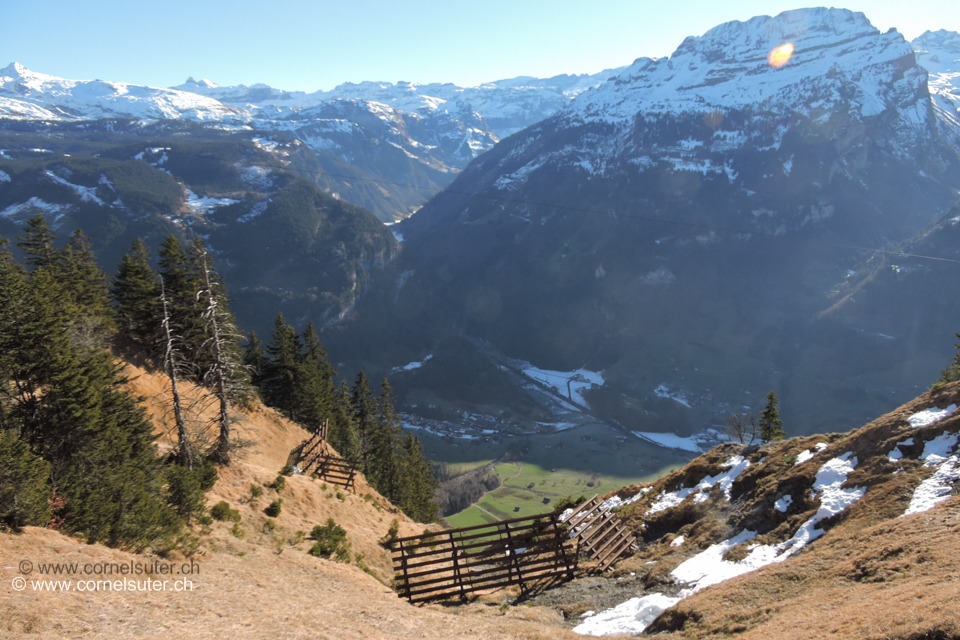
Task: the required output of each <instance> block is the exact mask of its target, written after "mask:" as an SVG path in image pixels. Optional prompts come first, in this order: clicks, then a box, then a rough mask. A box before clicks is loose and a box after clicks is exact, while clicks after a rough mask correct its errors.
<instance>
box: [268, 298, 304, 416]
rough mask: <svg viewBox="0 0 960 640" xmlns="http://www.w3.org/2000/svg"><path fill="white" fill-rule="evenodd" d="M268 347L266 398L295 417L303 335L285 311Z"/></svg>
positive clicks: (274, 327)
mask: <svg viewBox="0 0 960 640" xmlns="http://www.w3.org/2000/svg"><path fill="white" fill-rule="evenodd" d="M271 337H272V344H271V345H270V346H268V347H267V354H268V355H269V360H268V363H267V366H266V370H265V371H264V374H263V385H262V387H261V390H262V391H263V397H264V401H265V402H266V403H267V404H268V405H270V406H271V407H275V408H277V409H279V410H280V411H281V412H282V413H283V414H284V415H286V416H287V417H288V418H290V419H291V420H296V419H297V397H296V395H297V394H296V385H297V376H298V374H299V372H300V349H301V343H300V337H299V336H298V335H297V332H296V331H295V330H294V329H293V327H291V326H290V325H288V324H287V322H286V320H284V318H283V314H282V313H278V314H277V319H276V321H275V322H274V324H273V332H272V334H271Z"/></svg>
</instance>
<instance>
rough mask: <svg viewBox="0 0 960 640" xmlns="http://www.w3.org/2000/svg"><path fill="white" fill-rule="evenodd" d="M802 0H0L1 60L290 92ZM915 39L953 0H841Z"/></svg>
mask: <svg viewBox="0 0 960 640" xmlns="http://www.w3.org/2000/svg"><path fill="white" fill-rule="evenodd" d="M803 6H811V5H808V4H803V3H800V4H798V3H796V2H779V1H774V0H768V1H759V0H757V1H754V0H743V1H739V2H717V1H716V0H658V1H656V2H651V1H648V0H594V2H591V3H589V4H588V3H587V2H583V1H580V2H573V1H570V0H549V1H542V0H475V1H474V2H472V3H463V2H451V1H449V0H447V1H444V2H440V1H437V0H408V1H407V2H398V1H397V0H354V1H353V2H345V1H343V0H341V1H339V2H328V1H326V0H314V1H309V0H276V1H275V2H273V3H266V2H263V1H262V0H259V1H257V2H254V1H252V0H233V1H231V2H219V1H218V2H204V1H203V0H193V1H190V2H188V1H186V0H166V1H165V2H150V3H147V2H137V1H136V0H132V1H131V0H123V1H118V0H84V1H81V2H78V1H77V0H5V2H4V3H3V4H2V5H0V20H2V23H3V29H2V31H3V33H2V36H0V67H2V66H5V65H6V64H8V63H10V62H13V61H17V62H20V63H22V64H24V65H25V66H26V67H27V68H29V69H32V70H34V71H39V72H43V73H49V74H52V75H56V76H61V77H65V78H75V79H94V78H100V79H104V80H117V81H123V82H132V83H137V84H148V85H153V86H171V85H176V84H180V83H182V82H183V81H184V80H186V78H187V76H194V77H195V78H197V79H200V78H209V79H210V80H213V81H214V82H217V83H218V84H221V85H230V84H241V83H242V84H248V85H249V84H254V83H257V82H263V83H266V84H269V85H271V86H274V87H278V88H281V89H288V90H303V91H316V90H318V89H324V90H328V89H332V88H333V87H334V86H336V85H337V84H339V83H341V82H346V81H352V82H359V81H362V80H386V81H391V82H395V81H397V80H409V81H412V82H424V83H425V82H454V83H456V84H461V85H475V84H479V83H481V82H484V81H490V80H497V79H501V78H511V77H514V76H518V75H531V76H537V77H549V76H553V75H557V74H561V73H596V72H598V71H601V70H603V69H605V68H610V67H617V66H622V65H625V64H629V63H630V62H632V61H633V60H634V59H635V58H638V57H641V56H653V57H659V56H665V55H669V54H670V53H672V52H673V50H674V49H675V48H676V47H677V45H679V44H680V42H681V41H682V40H683V38H684V37H686V36H688V35H701V34H703V33H704V32H705V31H707V30H708V29H710V28H711V27H714V26H716V25H717V24H720V23H722V22H727V21H729V20H746V19H748V18H750V17H753V16H755V15H775V14H777V13H779V12H781V11H784V10H787V9H796V8H799V7H803ZM842 6H844V7H845V8H848V9H853V10H855V11H863V12H864V13H866V15H867V17H868V18H870V20H871V21H872V22H873V24H874V25H875V26H876V27H878V28H880V29H882V30H886V29H888V28H890V27H896V28H898V29H899V30H900V31H901V32H902V33H903V34H904V35H905V36H907V38H909V39H912V38H914V37H916V36H918V35H919V34H920V33H922V32H923V31H925V30H926V29H934V30H936V29H948V30H951V31H960V1H957V0H938V1H932V0H911V1H909V2H908V1H906V0H897V1H894V0H869V1H865V0H855V1H854V0H852V1H851V2H848V3H847V4H845V5H842Z"/></svg>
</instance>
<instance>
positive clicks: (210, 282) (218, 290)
mask: <svg viewBox="0 0 960 640" xmlns="http://www.w3.org/2000/svg"><path fill="white" fill-rule="evenodd" d="M190 258H191V263H192V265H193V266H194V269H195V270H196V271H197V274H196V277H195V281H196V282H197V283H198V284H200V285H202V288H201V289H200V291H199V292H198V294H197V300H198V302H199V303H200V306H201V308H202V314H201V320H202V327H203V334H204V338H205V339H204V341H203V343H201V348H200V354H199V355H200V358H201V366H202V367H203V376H202V381H203V383H204V385H205V386H207V387H209V388H211V389H213V392H214V395H215V396H216V398H217V405H218V407H219V411H218V416H217V419H216V422H217V429H218V432H219V435H218V437H217V445H216V448H215V449H214V452H213V454H212V457H213V459H214V460H215V461H216V462H219V463H220V464H229V463H230V425H231V422H232V419H231V417H230V404H229V402H228V400H231V399H239V398H241V397H245V396H247V395H249V376H248V375H247V372H246V369H244V367H243V355H242V353H241V351H240V347H239V346H238V345H237V343H238V340H239V339H240V331H239V330H238V329H237V326H236V323H235V322H234V320H233V315H232V314H231V313H230V310H229V308H228V307H227V296H226V290H225V288H224V286H223V283H222V282H221V281H220V278H219V276H218V275H217V273H216V271H214V269H213V264H212V261H211V260H210V254H209V253H208V252H207V249H206V247H205V246H204V244H203V241H202V240H201V239H200V237H199V236H194V241H193V244H192V245H191V248H190Z"/></svg>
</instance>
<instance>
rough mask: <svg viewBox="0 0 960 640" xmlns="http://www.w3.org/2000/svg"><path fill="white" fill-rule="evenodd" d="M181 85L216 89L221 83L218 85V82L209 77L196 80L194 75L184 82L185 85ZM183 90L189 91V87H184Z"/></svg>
mask: <svg viewBox="0 0 960 640" xmlns="http://www.w3.org/2000/svg"><path fill="white" fill-rule="evenodd" d="M181 86H182V87H196V88H197V89H216V88H217V87H219V86H220V85H218V84H217V83H216V82H211V81H210V80H207V79H205V78H204V79H202V80H199V81H197V80H194V79H193V76H190V77H189V78H187V81H186V82H184V83H183V85H181ZM183 91H189V89H186V88H185V89H183Z"/></svg>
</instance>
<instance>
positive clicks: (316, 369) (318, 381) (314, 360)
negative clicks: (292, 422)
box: [294, 322, 337, 431]
mask: <svg viewBox="0 0 960 640" xmlns="http://www.w3.org/2000/svg"><path fill="white" fill-rule="evenodd" d="M301 341H302V343H303V348H304V352H303V354H302V357H301V360H302V361H301V363H300V369H299V372H298V374H297V379H296V384H295V390H294V393H295V395H296V397H295V398H294V402H295V403H296V405H297V415H298V416H299V418H298V419H299V422H300V424H302V425H303V426H304V427H306V428H307V429H308V430H309V431H317V430H318V429H319V428H320V427H321V425H323V423H324V421H325V420H327V419H329V418H330V417H331V416H332V415H333V413H334V405H335V403H336V395H335V392H336V390H335V388H334V386H333V378H334V376H336V375H337V372H336V371H335V370H334V368H333V367H332V366H331V365H330V363H329V362H328V361H327V352H326V350H324V348H323V345H322V344H321V343H320V337H319V336H318V335H317V332H316V330H315V329H314V328H313V323H312V322H311V323H309V324H308V325H307V328H306V329H305V330H304V332H303V335H302V336H301Z"/></svg>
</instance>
